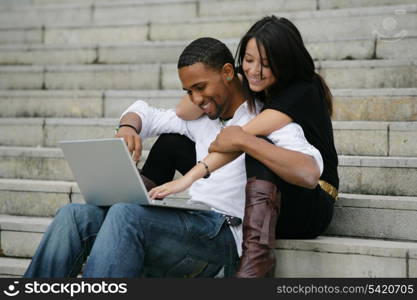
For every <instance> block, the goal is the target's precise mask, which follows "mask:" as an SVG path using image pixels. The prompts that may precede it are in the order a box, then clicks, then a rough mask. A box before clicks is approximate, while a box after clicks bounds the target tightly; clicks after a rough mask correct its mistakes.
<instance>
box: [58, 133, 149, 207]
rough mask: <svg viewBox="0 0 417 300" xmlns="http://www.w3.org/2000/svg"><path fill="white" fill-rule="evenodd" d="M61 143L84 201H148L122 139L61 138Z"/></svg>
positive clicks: (97, 202)
mask: <svg viewBox="0 0 417 300" xmlns="http://www.w3.org/2000/svg"><path fill="white" fill-rule="evenodd" d="M60 146H61V148H62V150H63V152H64V155H65V158H66V160H67V161H68V163H69V166H70V168H71V170H72V173H73V175H74V177H75V179H76V181H77V183H78V186H79V188H80V190H81V193H82V194H83V196H84V199H85V201H86V202H87V203H89V204H94V205H98V206H107V205H112V204H114V203H118V202H127V203H139V204H145V205H146V204H149V200H150V199H149V197H148V194H147V192H146V188H145V186H144V185H143V182H142V180H141V178H140V175H139V172H138V170H137V168H136V166H135V165H134V163H133V161H132V159H131V158H130V155H129V151H128V149H127V146H126V144H125V142H124V141H123V139H121V138H120V139H99V140H78V141H62V142H60Z"/></svg>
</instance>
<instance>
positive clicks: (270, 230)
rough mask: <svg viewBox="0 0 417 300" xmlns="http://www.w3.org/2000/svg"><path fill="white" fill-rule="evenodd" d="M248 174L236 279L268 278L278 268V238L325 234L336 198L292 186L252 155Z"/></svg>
mask: <svg viewBox="0 0 417 300" xmlns="http://www.w3.org/2000/svg"><path fill="white" fill-rule="evenodd" d="M265 139H266V138H265ZM266 140H267V139H266ZM246 173H247V177H248V183H247V186H246V207H245V217H244V221H243V254H242V257H241V263H240V267H239V270H238V272H237V274H236V276H237V277H265V276H266V275H270V274H267V273H268V271H270V270H273V267H274V265H275V258H274V256H273V250H272V249H273V248H274V243H275V239H276V237H279V238H286V239H291V238H297V239H307V238H315V237H317V236H318V235H320V234H322V233H323V232H324V230H325V229H326V228H327V226H328V225H329V224H330V221H331V218H332V215H333V205H334V199H333V198H332V197H331V196H330V195H328V194H327V193H326V192H325V191H323V190H322V189H321V188H320V186H317V187H316V188H315V189H306V188H303V187H300V186H295V185H292V184H289V183H288V182H286V181H284V180H282V179H281V178H279V177H278V176H276V175H275V174H274V173H273V172H272V171H271V170H270V169H268V168H267V167H266V166H265V165H263V164H262V163H260V162H259V161H257V160H256V159H254V158H252V157H251V156H249V155H246ZM278 216H279V218H278Z"/></svg>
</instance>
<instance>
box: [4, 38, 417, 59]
mask: <svg viewBox="0 0 417 300" xmlns="http://www.w3.org/2000/svg"><path fill="white" fill-rule="evenodd" d="M224 42H225V43H226V44H227V46H228V47H229V48H230V50H231V51H232V53H235V52H236V48H237V45H238V42H239V41H238V40H236V39H227V40H224ZM188 43H189V41H147V42H140V43H129V44H120V43H114V44H97V45H88V44H86V45H68V44H56V45H45V44H37V45H21V44H20V45H5V46H0V64H1V65H47V64H92V63H98V64H138V63H166V62H169V63H175V62H177V60H178V57H179V55H180V54H181V52H182V50H183V49H184V48H185V46H186V45H187V44H188ZM416 44H417V34H416V33H408V35H407V37H405V38H403V39H400V40H399V41H397V43H393V42H388V41H386V40H380V39H378V40H377V41H375V38H374V37H369V38H360V37H358V38H351V39H344V40H332V41H329V42H310V43H307V44H306V47H307V49H308V50H309V52H310V54H311V56H312V57H313V59H315V60H342V59H372V58H375V53H376V58H378V59H395V58H401V59H404V58H413V57H414V58H415V57H417V54H416V53H415V51H413V49H415V45H416ZM399 47H400V48H402V49H404V51H401V53H399V52H398V51H396V50H397V49H398V48H399Z"/></svg>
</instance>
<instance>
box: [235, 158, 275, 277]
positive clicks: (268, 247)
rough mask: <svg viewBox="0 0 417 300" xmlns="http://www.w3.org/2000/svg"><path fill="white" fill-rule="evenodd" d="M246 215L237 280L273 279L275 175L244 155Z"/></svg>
mask: <svg viewBox="0 0 417 300" xmlns="http://www.w3.org/2000/svg"><path fill="white" fill-rule="evenodd" d="M245 163H246V174H247V177H248V182H247V184H246V203H245V216H244V219H243V244H242V257H241V260H240V265H239V269H238V271H237V273H236V277H239V278H261V277H272V276H273V274H274V271H275V255H274V252H273V250H272V249H273V248H274V243H275V227H276V224H277V219H278V216H279V210H280V206H281V191H280V187H279V184H278V180H277V178H276V176H275V174H274V173H273V172H272V171H270V170H269V169H268V168H266V167H265V166H264V165H263V164H262V163H260V162H259V161H257V160H256V159H254V158H253V157H251V156H249V155H246V158H245Z"/></svg>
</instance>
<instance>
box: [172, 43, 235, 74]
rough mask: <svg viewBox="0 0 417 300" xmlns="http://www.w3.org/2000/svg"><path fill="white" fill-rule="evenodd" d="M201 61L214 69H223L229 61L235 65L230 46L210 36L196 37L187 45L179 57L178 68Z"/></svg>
mask: <svg viewBox="0 0 417 300" xmlns="http://www.w3.org/2000/svg"><path fill="white" fill-rule="evenodd" d="M199 62H201V63H203V64H205V65H206V66H208V67H209V68H211V69H214V70H221V69H222V68H223V66H224V65H225V64H227V63H230V64H231V65H232V66H233V67H234V64H235V60H234V58H233V55H232V53H231V52H230V50H229V48H227V46H226V45H225V44H224V43H222V42H221V41H219V40H217V39H214V38H210V37H203V38H199V39H196V40H194V41H193V42H191V43H190V44H189V45H188V46H187V47H185V49H184V50H183V51H182V53H181V55H180V58H179V59H178V69H181V68H183V67H188V66H191V65H193V64H196V63H199Z"/></svg>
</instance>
